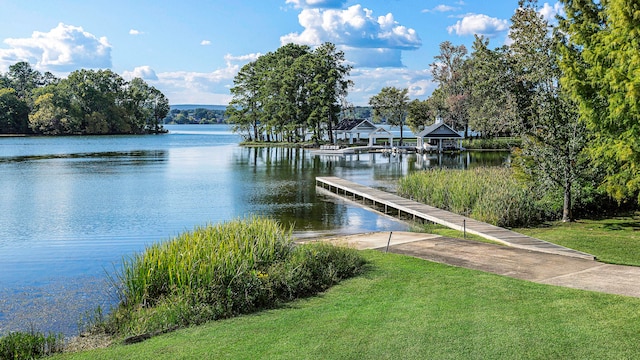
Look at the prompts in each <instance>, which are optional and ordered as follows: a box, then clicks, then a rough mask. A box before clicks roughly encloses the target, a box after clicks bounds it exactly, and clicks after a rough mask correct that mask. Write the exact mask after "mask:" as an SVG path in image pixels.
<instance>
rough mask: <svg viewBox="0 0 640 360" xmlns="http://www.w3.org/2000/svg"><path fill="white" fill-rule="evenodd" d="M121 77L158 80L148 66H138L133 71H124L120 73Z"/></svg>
mask: <svg viewBox="0 0 640 360" xmlns="http://www.w3.org/2000/svg"><path fill="white" fill-rule="evenodd" d="M122 77H123V78H125V79H126V80H131V79H133V78H141V79H143V80H158V75H156V72H155V71H154V70H153V69H152V68H151V67H150V66H147V65H145V66H138V67H137V68H135V69H133V71H125V72H123V73H122Z"/></svg>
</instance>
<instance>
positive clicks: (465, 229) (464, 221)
mask: <svg viewBox="0 0 640 360" xmlns="http://www.w3.org/2000/svg"><path fill="white" fill-rule="evenodd" d="M462 231H463V232H464V235H463V236H464V238H465V239H466V238H467V220H466V219H462Z"/></svg>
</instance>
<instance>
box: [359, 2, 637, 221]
mask: <svg viewBox="0 0 640 360" xmlns="http://www.w3.org/2000/svg"><path fill="white" fill-rule="evenodd" d="M561 3H563V5H564V7H565V11H566V17H564V18H562V17H559V18H558V25H553V24H551V23H550V22H549V21H548V20H547V19H545V18H544V17H543V16H542V15H541V14H540V12H539V11H538V10H539V6H538V1H537V0H520V1H519V3H518V4H519V7H518V9H517V10H516V12H515V13H514V15H513V17H512V18H511V23H512V25H511V29H510V32H509V37H510V39H511V43H510V44H509V45H504V46H501V47H497V48H494V49H491V48H490V47H489V40H488V39H487V38H484V37H482V36H476V38H475V41H474V44H473V47H472V51H471V53H468V51H467V49H466V47H465V46H464V45H460V46H456V45H454V44H452V43H451V42H449V41H445V42H443V43H441V44H440V53H439V54H438V55H437V56H435V59H434V60H435V61H434V62H433V63H431V64H430V67H431V72H432V75H433V80H434V81H435V83H436V84H437V88H436V89H435V91H434V92H433V93H432V95H431V96H430V97H429V98H428V99H426V100H424V101H421V100H413V101H410V100H409V98H408V96H407V93H408V90H407V89H398V88H395V87H386V88H383V89H382V90H381V91H380V93H379V94H377V95H375V96H373V97H372V98H371V99H370V102H369V104H370V105H372V106H373V110H374V115H375V116H382V117H386V118H387V119H389V120H391V121H392V123H393V124H395V125H404V124H406V125H408V126H409V127H410V128H411V129H412V130H413V131H420V130H421V129H422V128H424V127H425V126H428V125H430V124H431V123H433V121H434V119H435V118H436V117H440V118H442V119H443V121H444V122H445V123H446V124H448V125H449V126H451V127H452V128H454V129H456V130H459V131H464V132H465V133H468V131H469V129H473V130H474V131H476V132H479V133H480V134H481V135H482V136H483V137H495V136H501V135H502V136H503V135H508V136H518V137H520V138H521V139H522V146H521V147H520V148H518V149H515V151H514V155H515V156H514V161H513V165H514V168H515V169H516V171H517V173H518V175H519V176H520V177H522V178H524V179H525V180H527V182H528V183H529V184H533V185H532V190H533V191H535V192H536V193H537V194H539V195H540V197H545V196H549V195H548V194H558V193H559V194H560V196H561V197H562V199H563V206H562V208H563V217H562V218H563V220H565V221H568V220H571V219H572V217H573V215H572V208H573V207H574V205H575V203H576V202H584V201H592V202H593V201H598V199H601V198H598V197H597V194H598V193H606V194H608V196H610V197H611V198H613V199H615V200H616V201H617V202H618V204H624V203H627V202H629V201H631V202H635V203H638V202H640V146H639V144H640V142H638V140H637V139H638V138H640V121H639V120H640V103H639V99H640V96H638V95H639V94H640V90H639V89H640V76H639V75H638V74H640V46H639V45H638V44H639V43H638V41H631V40H630V39H635V38H636V37H637V33H638V29H639V28H640V20H639V17H638V16H637V13H638V12H639V11H640V8H639V7H638V4H637V3H636V2H633V1H625V0H611V1H606V2H603V1H595V0H594V1H588V0H587V1H572V0H561ZM634 14H635V15H634ZM553 196H555V195H553Z"/></svg>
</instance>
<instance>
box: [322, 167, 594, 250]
mask: <svg viewBox="0 0 640 360" xmlns="http://www.w3.org/2000/svg"><path fill="white" fill-rule="evenodd" d="M316 186H318V187H321V188H323V189H325V190H328V191H330V192H332V193H335V194H337V195H343V196H344V197H346V198H350V199H351V200H353V201H357V202H362V203H363V204H365V205H370V206H372V207H374V208H380V209H381V210H382V211H383V212H384V213H385V214H389V215H396V216H398V217H401V216H403V215H404V216H410V217H413V219H422V220H426V221H430V222H433V223H436V224H440V225H443V226H446V227H449V228H451V229H455V230H459V231H465V232H467V233H470V234H474V235H478V236H480V237H483V238H485V239H489V240H493V241H496V242H499V243H502V244H505V245H508V246H512V247H515V248H520V249H526V250H532V251H539V252H544V253H550V254H556V255H564V256H570V257H576V258H582V259H589V260H595V256H593V255H591V254H587V253H584V252H581V251H577V250H573V249H569V248H566V247H563V246H560V245H556V244H552V243H550V242H547V241H544V240H540V239H536V238H533V237H530V236H526V235H523V234H519V233H517V232H515V231H511V230H507V229H503V228H501V227H498V226H494V225H491V224H487V223H484V222H481V221H477V220H474V219H471V218H469V217H466V216H462V215H458V214H454V213H452V212H449V211H446V210H442V209H438V208H435V207H433V206H429V205H426V204H422V203H419V202H417V201H413V200H410V199H406V198H403V197H401V196H398V195H395V194H391V193H388V192H385V191H382V190H378V189H374V188H371V187H368V186H364V185H360V184H357V183H354V182H351V181H348V180H345V179H341V178H339V177H317V178H316Z"/></svg>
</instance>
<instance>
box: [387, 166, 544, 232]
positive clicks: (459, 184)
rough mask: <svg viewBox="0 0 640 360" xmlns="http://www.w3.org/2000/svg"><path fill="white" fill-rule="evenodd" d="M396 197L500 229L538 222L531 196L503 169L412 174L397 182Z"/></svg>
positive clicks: (433, 170)
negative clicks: (397, 195)
mask: <svg viewBox="0 0 640 360" xmlns="http://www.w3.org/2000/svg"><path fill="white" fill-rule="evenodd" d="M398 194H400V195H401V196H405V197H408V198H411V199H414V200H416V201H419V202H422V203H425V204H428V205H431V206H435V207H437V208H440V209H443V210H447V211H451V212H453V213H456V214H460V215H464V216H468V217H471V218H474V219H476V220H479V221H483V222H486V223H489V224H493V225H497V226H501V227H505V226H507V227H508V226H517V225H524V226H527V225H530V224H533V223H536V222H537V221H538V220H539V213H540V211H539V209H537V208H536V205H535V202H534V201H533V200H532V199H531V193H530V192H529V191H528V190H527V188H526V187H525V186H523V185H522V184H520V183H519V182H518V180H517V179H516V178H515V177H514V176H513V171H512V170H511V169H510V168H506V167H478V168H474V169H470V170H454V169H432V170H428V171H420V172H414V173H411V174H409V175H407V176H405V177H403V178H402V179H400V181H399V182H398Z"/></svg>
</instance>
